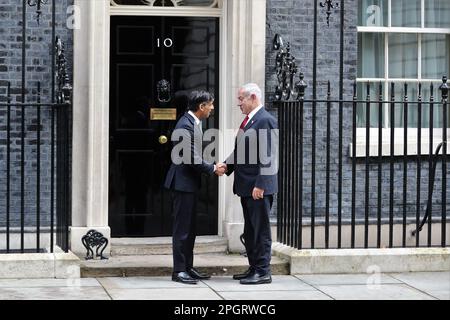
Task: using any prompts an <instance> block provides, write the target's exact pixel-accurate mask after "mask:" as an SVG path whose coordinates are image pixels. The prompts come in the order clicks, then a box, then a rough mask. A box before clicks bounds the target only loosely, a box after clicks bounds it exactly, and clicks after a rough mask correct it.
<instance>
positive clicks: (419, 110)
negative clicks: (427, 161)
mask: <svg viewBox="0 0 450 320" xmlns="http://www.w3.org/2000/svg"><path fill="white" fill-rule="evenodd" d="M417 100H418V102H419V103H418V104H417V118H418V119H417V121H418V122H417V184H416V190H417V195H416V230H419V224H420V191H421V190H420V189H421V177H420V175H421V169H422V168H421V167H422V161H421V156H422V84H421V83H419V96H418V99H417ZM419 233H420V232H416V247H419V242H420V237H419Z"/></svg>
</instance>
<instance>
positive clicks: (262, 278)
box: [240, 272, 272, 284]
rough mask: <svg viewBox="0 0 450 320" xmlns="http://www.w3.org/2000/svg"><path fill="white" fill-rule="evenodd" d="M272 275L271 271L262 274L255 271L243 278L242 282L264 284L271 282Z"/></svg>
mask: <svg viewBox="0 0 450 320" xmlns="http://www.w3.org/2000/svg"><path fill="white" fill-rule="evenodd" d="M271 282H272V276H271V275H270V272H268V273H266V274H264V275H262V274H259V273H258V272H255V273H253V274H251V275H249V276H248V277H247V278H244V279H241V281H240V284H263V283H271Z"/></svg>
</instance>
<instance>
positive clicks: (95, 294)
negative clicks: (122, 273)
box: [0, 287, 111, 301]
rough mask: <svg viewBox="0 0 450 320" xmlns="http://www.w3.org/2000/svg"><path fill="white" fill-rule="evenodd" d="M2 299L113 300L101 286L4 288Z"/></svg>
mask: <svg viewBox="0 0 450 320" xmlns="http://www.w3.org/2000/svg"><path fill="white" fill-rule="evenodd" d="M1 300H111V298H110V297H109V296H108V294H107V293H106V292H105V290H104V289H103V288H101V287H40V288H2V289H1V290H0V301H1Z"/></svg>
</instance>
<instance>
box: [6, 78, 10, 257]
mask: <svg viewBox="0 0 450 320" xmlns="http://www.w3.org/2000/svg"><path fill="white" fill-rule="evenodd" d="M6 99H7V102H8V106H7V111H6V253H9V252H10V206H11V205H10V202H11V177H10V175H11V105H10V104H11V82H8V89H7V97H6Z"/></svg>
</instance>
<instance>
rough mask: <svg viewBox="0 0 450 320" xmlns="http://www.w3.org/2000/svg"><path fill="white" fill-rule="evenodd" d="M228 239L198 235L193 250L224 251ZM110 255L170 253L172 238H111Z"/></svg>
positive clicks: (200, 251)
mask: <svg viewBox="0 0 450 320" xmlns="http://www.w3.org/2000/svg"><path fill="white" fill-rule="evenodd" d="M227 246H228V241H227V239H225V238H222V237H218V236H198V237H197V238H196V241H195V249H194V252H195V253H196V254H203V253H225V252H227ZM111 255H112V256H138V255H172V238H171V237H157V238H113V239H111Z"/></svg>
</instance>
